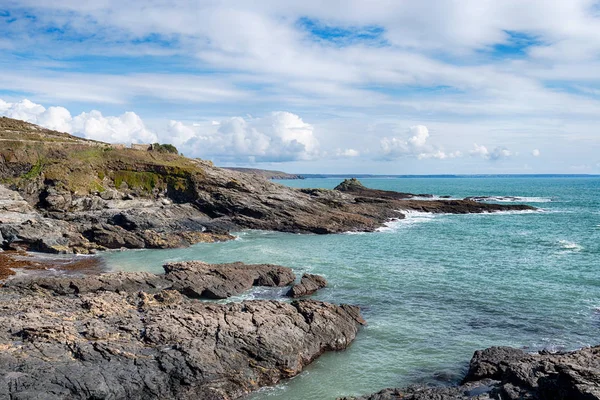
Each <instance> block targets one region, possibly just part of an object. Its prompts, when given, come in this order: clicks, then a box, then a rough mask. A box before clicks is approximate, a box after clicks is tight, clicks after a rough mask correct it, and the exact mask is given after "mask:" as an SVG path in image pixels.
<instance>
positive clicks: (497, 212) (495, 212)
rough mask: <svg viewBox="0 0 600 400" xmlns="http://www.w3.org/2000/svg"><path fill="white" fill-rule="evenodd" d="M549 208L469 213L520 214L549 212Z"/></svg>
mask: <svg viewBox="0 0 600 400" xmlns="http://www.w3.org/2000/svg"><path fill="white" fill-rule="evenodd" d="M547 212H549V211H548V210H544V209H543V208H538V209H535V210H502V211H488V212H483V213H470V214H468V215H520V214H540V213H547Z"/></svg>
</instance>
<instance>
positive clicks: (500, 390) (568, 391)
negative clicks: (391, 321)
mask: <svg viewBox="0 0 600 400" xmlns="http://www.w3.org/2000/svg"><path fill="white" fill-rule="evenodd" d="M344 399H345V400H351V399H353V400H392V399H394V400H395V399H403V400H421V399H422V400H425V399H439V400H463V399H480V400H486V399H495V400H517V399H539V400H545V399H547V400H550V399H553V400H593V399H600V346H599V347H591V348H584V349H581V350H578V351H573V352H568V353H549V352H541V353H534V354H529V353H525V352H524V351H522V350H518V349H514V348H509V347H491V348H489V349H486V350H481V351H476V352H475V354H474V356H473V358H472V359H471V362H470V365H469V372H468V373H467V376H466V377H465V378H464V380H463V382H462V383H461V385H460V386H455V387H442V388H431V387H410V388H406V389H385V390H383V391H381V392H379V393H375V394H372V395H368V396H361V397H346V398H344Z"/></svg>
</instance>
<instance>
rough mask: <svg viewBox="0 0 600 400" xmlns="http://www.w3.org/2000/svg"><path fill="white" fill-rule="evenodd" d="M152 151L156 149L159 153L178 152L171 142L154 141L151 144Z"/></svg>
mask: <svg viewBox="0 0 600 400" xmlns="http://www.w3.org/2000/svg"><path fill="white" fill-rule="evenodd" d="M152 151H157V152H159V153H171V154H179V151H178V150H177V147H175V146H173V145H172V144H160V143H154V144H153V145H152Z"/></svg>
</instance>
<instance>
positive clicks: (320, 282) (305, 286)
mask: <svg viewBox="0 0 600 400" xmlns="http://www.w3.org/2000/svg"><path fill="white" fill-rule="evenodd" d="M326 286H327V280H326V279H325V278H323V277H322V276H319V275H313V274H304V275H302V278H301V279H300V283H298V284H297V285H293V286H292V287H291V288H290V290H289V292H288V293H287V296H289V297H294V298H295V297H302V296H308V295H310V294H313V293H314V292H316V291H317V290H319V289H322V288H324V287H326Z"/></svg>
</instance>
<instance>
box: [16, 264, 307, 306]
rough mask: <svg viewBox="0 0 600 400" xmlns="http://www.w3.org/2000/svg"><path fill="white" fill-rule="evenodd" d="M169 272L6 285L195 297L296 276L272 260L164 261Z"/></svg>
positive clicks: (288, 280)
mask: <svg viewBox="0 0 600 400" xmlns="http://www.w3.org/2000/svg"><path fill="white" fill-rule="evenodd" d="M164 270H165V274H163V275H156V274H151V273H148V272H116V273H107V274H101V275H91V276H75V277H73V276H70V277H47V278H42V277H29V276H27V277H20V278H14V279H11V280H8V281H7V282H6V283H5V286H6V287H10V288H15V289H25V290H36V289H37V288H43V289H46V290H49V291H51V292H53V293H56V294H59V295H66V294H83V293H96V292H101V291H109V292H134V291H137V290H142V291H144V292H147V293H156V292H159V291H161V290H165V289H168V290H176V291H178V292H180V293H182V294H184V295H186V296H187V297H191V298H208V299H225V298H228V297H231V296H234V295H237V294H241V293H243V292H245V291H247V290H248V289H250V288H251V287H252V286H273V287H283V286H287V285H289V284H290V283H292V282H293V281H294V279H295V278H296V277H295V275H294V273H293V272H292V270H291V269H290V268H287V267H282V266H279V265H272V264H255V265H251V264H244V263H241V262H237V263H230V264H207V263H204V262H201V261H184V262H178V263H169V264H165V265H164Z"/></svg>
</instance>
